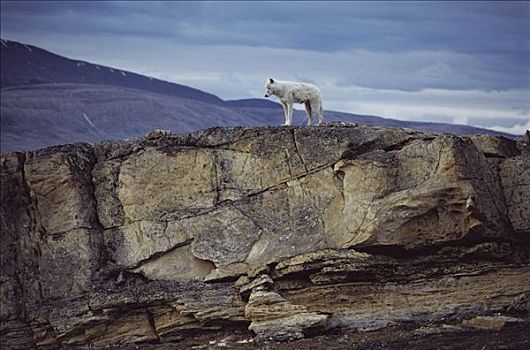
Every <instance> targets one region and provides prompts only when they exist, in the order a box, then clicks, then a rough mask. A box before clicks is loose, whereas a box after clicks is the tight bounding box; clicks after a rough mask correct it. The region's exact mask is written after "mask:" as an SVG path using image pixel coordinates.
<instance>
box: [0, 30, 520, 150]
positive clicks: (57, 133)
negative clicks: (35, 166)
mask: <svg viewBox="0 0 530 350" xmlns="http://www.w3.org/2000/svg"><path fill="white" fill-rule="evenodd" d="M0 55H1V74H0V78H1V90H0V91H1V118H0V127H1V144H0V147H1V150H2V152H5V151H9V150H28V149H35V148H40V147H44V146H48V145H54V144H60V143H71V142H79V141H85V142H97V141H101V140H104V139H121V138H130V137H138V136H143V135H144V134H145V133H146V132H147V131H149V130H152V129H156V128H159V129H170V130H172V131H173V132H174V133H181V132H189V131H194V130H199V129H204V128H208V127H213V126H235V125H242V126H249V127H252V126H263V125H278V124H282V123H283V110H282V108H281V106H280V104H278V103H276V102H273V101H271V100H264V99H257V98H256V99H242V100H232V101H223V100H222V99H220V98H219V97H217V96H215V95H212V94H209V93H207V92H203V91H201V90H198V89H194V88H191V87H188V86H184V85H179V84H174V83H170V82H166V81H162V80H158V79H154V78H149V77H145V76H142V75H139V74H135V73H131V72H128V71H123V70H120V69H116V68H111V67H106V66H103V65H96V64H92V63H88V62H84V61H78V60H71V59H68V58H65V57H62V56H59V55H55V54H53V53H51V52H48V51H46V50H43V49H40V48H38V47H36V46H31V45H26V44H21V43H18V42H14V41H7V40H2V41H1V45H0ZM324 113H325V118H326V121H343V122H349V123H362V124H371V125H381V126H394V127H405V128H411V129H417V130H423V131H434V132H439V133H453V134H466V135H469V134H484V133H485V134H495V135H504V136H507V137H513V135H509V134H504V133H499V132H496V131H492V130H487V129H480V128H474V127H470V126H465V125H452V124H442V123H421V122H409V121H399V120H394V119H386V118H380V117H376V116H363V115H355V114H349V113H342V112H334V111H327V110H326V111H325V112H324ZM293 119H294V123H295V124H305V113H304V112H302V111H295V113H294V118H293Z"/></svg>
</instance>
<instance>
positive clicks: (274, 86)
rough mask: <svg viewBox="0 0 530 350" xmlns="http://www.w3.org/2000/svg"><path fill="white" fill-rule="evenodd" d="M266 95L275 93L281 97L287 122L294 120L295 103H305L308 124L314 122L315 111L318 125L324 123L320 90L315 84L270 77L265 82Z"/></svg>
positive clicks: (287, 123)
mask: <svg viewBox="0 0 530 350" xmlns="http://www.w3.org/2000/svg"><path fill="white" fill-rule="evenodd" d="M265 90H266V91H265V97H269V96H271V95H274V96H276V97H278V98H279V99H280V102H281V103H282V106H283V113H284V114H285V124H284V125H291V124H292V122H293V103H303V104H304V105H305V111H306V113H307V125H312V124H313V113H312V111H316V113H317V114H318V125H321V124H322V123H324V113H323V111H322V98H321V96H320V90H319V89H318V88H317V87H316V86H315V85H313V84H307V83H297V82H292V81H279V80H274V79H272V78H269V79H268V80H267V82H266V83H265Z"/></svg>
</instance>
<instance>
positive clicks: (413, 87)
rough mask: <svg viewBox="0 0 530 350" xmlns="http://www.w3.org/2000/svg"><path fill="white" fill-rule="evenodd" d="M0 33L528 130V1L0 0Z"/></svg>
mask: <svg viewBox="0 0 530 350" xmlns="http://www.w3.org/2000/svg"><path fill="white" fill-rule="evenodd" d="M1 36H2V38H3V39H10V40H16V41H21V42H24V43H28V44H33V45H36V46H40V47H42V48H44V49H47V50H50V51H52V52H55V53H59V54H62V55H65V56H67V57H70V58H75V59H81V60H86V61H90V62H94V63H99V64H103V65H109V66H114V67H117V68H121V69H124V70H130V71H134V72H137V73H140V74H145V75H149V76H153V77H157V78H161V79H165V80H169V81H173V82H177V83H181V84H185V85H189V86H193V87H196V88H199V89H202V90H205V91H208V92H211V93H214V94H216V95H218V96H219V97H221V98H223V99H240V98H250V97H262V96H263V90H264V89H263V84H264V81H265V79H266V78H268V77H269V76H272V77H275V78H276V79H280V80H301V81H308V82H312V83H315V84H317V85H318V86H319V87H320V88H321V90H322V93H323V98H324V107H325V108H327V109H334V110H339V111H345V112H351V113H358V114H370V115H379V116H384V117H390V118H396V119H404V120H420V121H442V122H449V123H459V124H468V125H475V126H483V127H489V128H494V129H497V130H501V131H508V132H513V133H522V132H523V131H524V129H530V2H527V1H525V2H511V1H501V2H490V1H487V2H307V3H306V2H63V1H61V2H44V1H38V2H9V1H3V0H2V2H1Z"/></svg>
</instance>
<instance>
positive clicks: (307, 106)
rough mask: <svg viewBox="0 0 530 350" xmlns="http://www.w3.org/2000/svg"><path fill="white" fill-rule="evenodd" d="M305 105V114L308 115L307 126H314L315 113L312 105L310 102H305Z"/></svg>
mask: <svg viewBox="0 0 530 350" xmlns="http://www.w3.org/2000/svg"><path fill="white" fill-rule="evenodd" d="M304 105H305V112H306V114H307V125H308V126H311V125H313V113H312V111H311V103H310V102H309V101H305V102H304Z"/></svg>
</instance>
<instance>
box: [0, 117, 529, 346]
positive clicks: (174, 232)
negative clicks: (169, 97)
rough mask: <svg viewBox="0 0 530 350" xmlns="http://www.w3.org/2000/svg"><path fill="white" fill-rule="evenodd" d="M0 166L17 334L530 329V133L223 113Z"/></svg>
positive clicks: (57, 338)
mask: <svg viewBox="0 0 530 350" xmlns="http://www.w3.org/2000/svg"><path fill="white" fill-rule="evenodd" d="M1 166H2V168H1V189H2V193H1V195H2V198H1V199H2V201H1V211H0V214H1V224H2V239H1V242H0V244H1V248H2V254H1V268H2V270H1V276H0V278H1V279H0V283H1V287H0V293H1V305H0V306H1V312H0V318H1V328H0V330H1V343H0V344H1V346H2V348H4V347H5V348H7V349H31V348H43V349H55V348H80V349H85V348H104V347H118V348H119V347H124V348H127V347H128V346H137V347H139V348H146V349H148V348H149V349H150V348H160V349H163V348H165V346H168V348H171V346H181V347H186V346H188V347H191V346H192V345H193V346H198V348H200V347H202V346H203V345H204V347H203V348H207V347H209V346H213V345H212V344H224V345H222V346H233V347H240V348H253V347H255V346H256V343H259V344H268V343H267V342H277V341H293V342H295V343H296V342H300V344H304V345H301V346H308V344H309V343H307V342H308V341H310V340H311V339H317V338H318V337H322V336H324V335H326V334H329V336H325V337H327V338H322V339H320V340H319V341H315V344H313V345H314V348H317V349H318V348H319V347H318V346H321V347H320V348H322V349H324V348H325V349H329V348H334V346H336V348H337V349H343V348H352V349H354V348H370V346H372V347H373V348H377V346H378V344H381V343H380V342H381V341H385V340H384V339H393V341H394V342H395V344H396V346H398V347H399V344H400V343H399V342H406V341H407V339H409V340H410V341H411V344H412V345H413V344H416V343H417V344H418V348H425V347H429V344H430V345H433V344H436V342H439V343H440V344H443V342H444V341H450V340H451V339H460V338H459V337H461V338H463V339H464V338H466V337H465V335H466V334H467V335H469V337H468V338H469V339H472V341H473V344H475V345H477V346H479V345H481V344H482V345H483V344H487V342H488V341H491V339H492V337H491V336H490V335H491V334H492V333H491V332H497V333H498V334H499V335H502V334H505V335H506V337H504V338H503V337H502V336H499V337H494V338H495V339H496V340H495V341H497V342H498V343H497V344H498V345H502V339H510V340H509V341H510V342H511V343H510V344H512V343H513V342H515V343H514V344H516V345H517V346H519V345H520V346H522V347H525V346H530V339H529V338H530V336H529V335H528V334H530V332H524V331H520V330H522V329H525V327H526V329H528V327H530V321H529V314H528V313H529V311H530V306H529V302H528V300H529V298H530V283H528V281H530V145H529V144H527V143H525V141H524V140H519V141H514V140H509V139H506V138H501V137H494V136H473V137H459V136H449V135H438V134H431V133H422V132H417V131H412V130H404V129H392V128H382V127H374V126H362V125H359V126H357V125H355V126H347V125H346V126H344V125H328V126H325V127H320V128H307V127H295V128H286V127H265V128H255V129H246V128H214V129H208V130H204V131H200V132H196V133H191V134H185V135H176V136H170V135H168V136H162V137H159V138H155V139H137V140H128V141H108V142H103V143H100V144H96V145H89V144H72V145H61V146H54V147H49V148H45V149H41V150H37V151H33V152H25V153H22V152H12V153H6V154H2V156H1ZM348 332H349V333H348ZM392 332H398V333H396V334H394V336H392V335H391V334H392ZM399 332H404V333H399ZM466 332H467V333H466ZM503 332H505V333H503ZM227 334H231V335H230V336H229V337H226V335H227ZM333 334H345V336H346V335H348V334H350V335H349V336H346V338H348V337H350V338H348V339H354V338H355V339H358V337H360V335H359V334H363V335H362V337H363V342H362V344H364V345H363V346H365V347H361V345H362V344H361V345H360V343H359V342H357V341H356V342H354V341H353V340H352V341H351V342H350V341H348V340H344V339H346V338H342V337H338V336H337V337H336V338H333V337H334V336H333ZM209 336H212V337H215V336H218V337H220V338H219V339H217V340H214V341H213V343H212V341H210V342H208V341H207V340H205V339H207V338H205V337H209ZM238 336H239V337H240V338H237V337H238ZM254 337H255V338H254ZM418 337H426V338H425V339H427V338H429V337H431V338H432V342H431V343H429V342H428V341H427V343H425V342H423V340H421V341H420V340H418ZM221 338H222V339H221ZM303 338H306V339H303ZM431 338H429V339H431ZM249 339H250V340H249ZM382 339H383V340H382ZM255 342H256V343H255ZM378 342H379V343H378ZM481 342H482V343H481ZM339 343H340V344H339ZM461 343H462V344H463V345H465V344H466V343H465V342H461ZM230 344H231V345H230ZM272 344H276V345H277V346H278V347H279V348H282V346H283V345H281V343H272ZM319 344H320V345H319ZM269 345H270V344H269ZM269 345H267V346H269ZM219 346H221V345H219ZM270 346H273V345H270ZM517 346H516V347H517ZM411 348H414V347H413V346H412V347H411ZM467 348H473V347H472V346H471V347H469V346H468V347H467ZM478 348H480V347H478Z"/></svg>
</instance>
